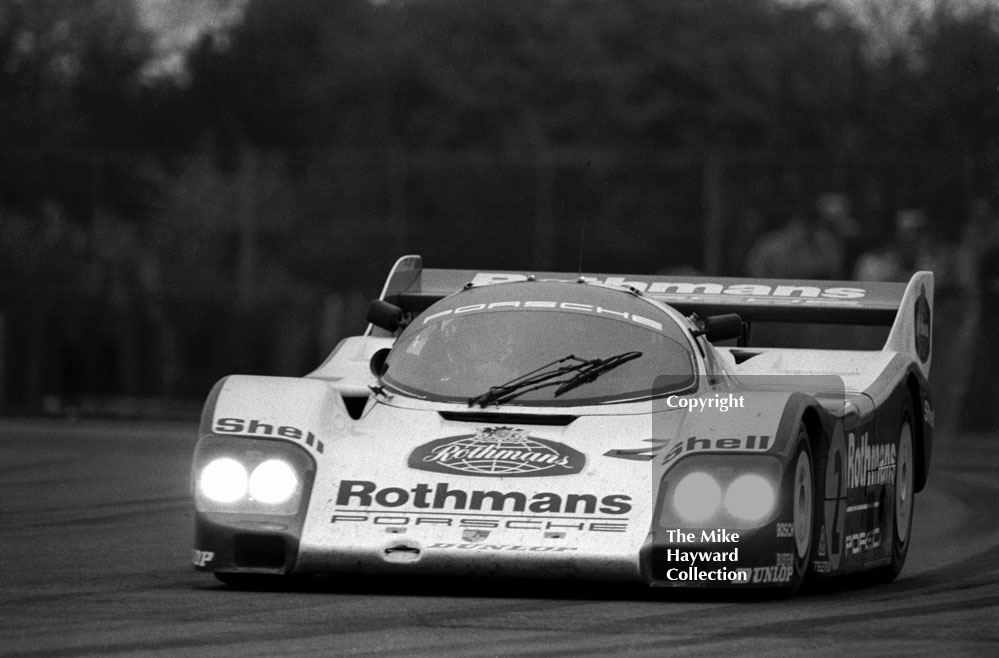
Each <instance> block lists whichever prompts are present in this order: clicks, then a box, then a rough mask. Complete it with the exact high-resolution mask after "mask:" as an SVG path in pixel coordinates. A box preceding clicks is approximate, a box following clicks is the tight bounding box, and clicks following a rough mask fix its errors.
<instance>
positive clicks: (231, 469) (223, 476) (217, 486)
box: [198, 457, 249, 503]
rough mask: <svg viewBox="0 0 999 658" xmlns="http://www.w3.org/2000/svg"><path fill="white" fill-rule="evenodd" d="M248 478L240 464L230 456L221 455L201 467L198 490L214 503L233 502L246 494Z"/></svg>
mask: <svg viewBox="0 0 999 658" xmlns="http://www.w3.org/2000/svg"><path fill="white" fill-rule="evenodd" d="M248 480H249V477H248V476H247V474H246V469H245V468H244V467H243V465H242V464H240V463H239V462H238V461H236V460H235V459H232V458H230V457H221V458H219V459H214V460H212V461H210V462H208V464H207V465H206V466H205V467H204V468H203V469H201V475H200V476H199V477H198V490H199V491H200V492H201V494H202V495H204V496H205V498H208V499H209V500H212V501H214V502H216V503H234V502H236V501H237V500H239V499H240V498H242V497H243V496H245V495H246V489H247V481H248Z"/></svg>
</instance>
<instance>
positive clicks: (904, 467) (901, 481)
mask: <svg viewBox="0 0 999 658" xmlns="http://www.w3.org/2000/svg"><path fill="white" fill-rule="evenodd" d="M912 480H913V463H912V425H911V424H910V423H909V420H908V419H906V420H904V421H903V422H902V427H901V428H900V429H899V432H898V459H897V460H896V462H895V536H896V537H897V538H898V541H899V543H900V544H905V542H906V541H907V540H908V539H909V527H910V523H911V521H912Z"/></svg>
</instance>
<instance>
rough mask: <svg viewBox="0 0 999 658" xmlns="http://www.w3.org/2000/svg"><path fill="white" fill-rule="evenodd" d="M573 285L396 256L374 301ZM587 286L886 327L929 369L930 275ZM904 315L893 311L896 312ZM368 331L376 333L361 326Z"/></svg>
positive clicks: (568, 277)
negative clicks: (503, 286) (521, 284)
mask: <svg viewBox="0 0 999 658" xmlns="http://www.w3.org/2000/svg"><path fill="white" fill-rule="evenodd" d="M529 278H534V279H536V280H545V279H552V280H561V281H576V280H578V279H579V278H580V277H579V276H578V275H576V274H571V273H566V272H534V273H528V272H517V271H498V270H450V269H430V268H424V267H423V260H422V258H421V257H420V256H404V257H402V258H400V259H399V260H398V261H397V262H396V264H395V266H394V267H393V268H392V271H391V272H390V273H389V276H388V278H387V279H386V281H385V286H384V288H383V289H382V294H381V299H383V300H385V301H387V302H389V303H391V304H394V305H396V306H398V307H399V308H401V309H402V310H403V313H404V315H405V316H409V317H412V316H413V315H416V314H417V313H420V312H421V311H423V310H424V309H426V308H427V307H428V306H430V305H431V304H433V303H434V302H436V301H437V300H439V299H441V298H443V297H445V296H447V295H450V294H452V293H454V292H457V291H459V290H461V289H462V288H464V287H465V286H466V285H469V284H471V285H489V284H495V283H505V282H512V281H526V280H528V279H529ZM582 278H583V279H585V280H587V281H593V282H596V283H602V284H605V285H610V286H618V287H624V288H632V289H635V290H637V291H640V292H642V293H644V294H645V295H647V296H649V297H651V298H653V299H656V300H658V301H661V302H664V303H666V304H669V305H670V306H672V307H673V308H675V309H677V310H678V311H680V312H681V313H684V314H687V315H689V314H692V313H696V314H697V315H699V316H701V317H707V316H710V315H720V314H725V313H738V314H739V315H740V316H741V317H742V319H743V321H745V322H750V323H752V322H779V323H808V324H843V325H876V326H890V327H892V329H891V333H890V334H889V337H888V341H887V343H886V345H885V349H893V350H896V351H900V352H905V353H911V354H913V355H915V356H917V358H919V359H920V362H921V363H923V364H925V366H926V369H927V370H928V367H929V340H930V335H929V334H930V333H931V332H932V321H931V318H932V308H933V274H932V273H931V272H917V273H916V274H914V275H913V276H912V278H911V279H910V280H909V282H908V283H887V282H866V281H818V280H807V279H801V280H798V279H750V278H738V277H705V276H687V275H683V274H676V275H673V274H649V275H645V274H642V275H639V274H629V275H618V274H589V273H587V274H584V275H582ZM900 308H901V309H906V310H907V312H906V313H899V309H900ZM368 331H369V333H370V332H372V331H378V330H377V329H374V328H371V327H369V330H368Z"/></svg>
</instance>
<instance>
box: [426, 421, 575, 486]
mask: <svg viewBox="0 0 999 658" xmlns="http://www.w3.org/2000/svg"><path fill="white" fill-rule="evenodd" d="M585 465H586V457H585V456H584V455H583V453H581V452H579V451H578V450H575V449H573V448H570V447H569V446H567V445H564V444H562V443H558V442H556V441H548V440H547V439H538V438H535V437H531V436H528V435H527V431H526V430H522V429H517V428H514V427H484V428H481V429H479V430H478V431H477V432H476V433H475V434H467V435H463V436H452V437H447V438H443V439H437V440H436V441H431V442H430V443H426V444H424V445H422V446H420V447H419V448H417V449H416V450H414V451H413V452H412V454H410V456H409V467H410V468H414V469H417V470H421V471H433V472H435V473H461V474H463V475H478V476H483V477H497V476H503V477H541V476H551V475H574V474H576V473H579V472H580V471H582V470H583V467H584V466H585Z"/></svg>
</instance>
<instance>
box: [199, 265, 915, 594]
mask: <svg viewBox="0 0 999 658" xmlns="http://www.w3.org/2000/svg"><path fill="white" fill-rule="evenodd" d="M932 309H933V275H932V273H929V272H920V273H917V274H915V275H914V276H913V277H912V279H911V280H910V281H909V282H908V284H892V283H857V282H830V281H785V280H763V279H732V278H711V277H685V276H679V277H673V276H612V275H593V276H580V277H576V276H574V275H570V274H564V273H544V274H537V275H533V276H532V275H528V274H524V273H518V272H497V271H470V270H445V269H430V268H423V266H422V261H421V259H420V258H419V257H418V256H408V257H404V258H402V259H400V260H399V261H398V262H397V263H396V265H395V267H394V268H393V270H392V271H391V273H390V275H389V277H388V279H387V281H386V283H385V286H384V289H383V291H382V294H381V295H380V298H379V299H377V300H375V301H374V302H373V303H372V306H371V309H370V311H369V314H368V320H369V322H370V324H369V327H368V329H367V331H366V332H365V333H364V335H361V336H355V337H350V338H346V339H345V340H343V341H342V342H340V344H339V345H338V346H337V347H336V348H335V349H334V350H333V352H332V353H331V354H330V356H329V357H328V358H327V359H326V361H325V362H324V363H323V364H322V365H320V366H319V367H318V368H317V369H316V370H315V371H314V372H311V373H309V374H308V375H306V376H304V377H301V378H286V377H264V376H249V375H233V376H229V377H226V378H224V379H222V380H221V381H220V382H218V384H217V385H216V386H215V387H214V389H213V390H212V391H211V393H210V395H209V397H208V399H207V401H206V404H205V406H204V411H203V415H202V420H201V426H200V437H199V440H198V443H197V447H196V451H195V455H194V460H193V472H192V490H193V497H194V505H195V509H196V514H195V539H194V550H193V563H194V566H195V567H196V568H197V569H199V570H203V571H209V572H212V573H214V574H215V576H217V577H218V578H219V579H220V580H222V581H223V582H226V583H230V584H234V585H240V584H246V583H247V582H249V581H251V580H254V581H255V580H258V579H259V578H260V577H261V576H264V577H270V578H272V579H276V580H281V579H282V578H283V577H286V576H294V575H295V574H316V573H328V574H388V575H392V574H447V575H481V576H514V577H542V578H559V577H562V578H574V579H594V580H614V581H622V582H632V583H644V584H647V585H649V586H653V587H686V588H692V587H722V588H741V589H749V588H771V589H774V590H779V591H781V592H784V593H793V592H795V591H797V590H798V588H799V587H801V585H802V583H804V582H805V581H806V580H812V579H816V580H817V579H824V578H832V577H837V576H842V575H845V574H852V573H857V572H865V571H867V572H871V576H872V577H875V578H877V579H879V580H882V581H890V580H892V579H893V578H895V577H896V576H897V575H898V573H899V572H900V571H901V569H902V566H903V564H904V562H905V559H906V554H907V552H908V551H909V543H910V536H911V527H912V518H913V509H914V507H913V506H914V502H915V501H914V494H915V493H917V492H919V491H920V490H921V489H923V487H924V486H925V484H926V480H927V471H928V468H929V462H930V452H931V446H932V432H933V407H932V403H931V399H930V388H929V386H928V384H927V375H928V372H929V368H930V362H931V339H932ZM773 323H778V324H787V323H790V326H792V327H794V326H796V323H805V324H806V325H807V326H811V325H812V324H814V323H826V324H829V323H831V324H833V325H835V326H837V327H845V328H849V327H852V326H862V325H882V326H884V327H885V330H886V331H887V338H886V339H884V342H883V346H880V345H879V346H877V347H876V348H875V349H818V348H814V347H807V346H806V347H786V346H784V347H782V346H780V345H778V346H770V347H766V346H763V345H761V344H760V341H758V340H757V338H758V335H759V334H758V332H757V329H758V328H760V327H764V326H768V325H770V324H773ZM846 330H847V329H843V331H846ZM837 331H840V329H837Z"/></svg>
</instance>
